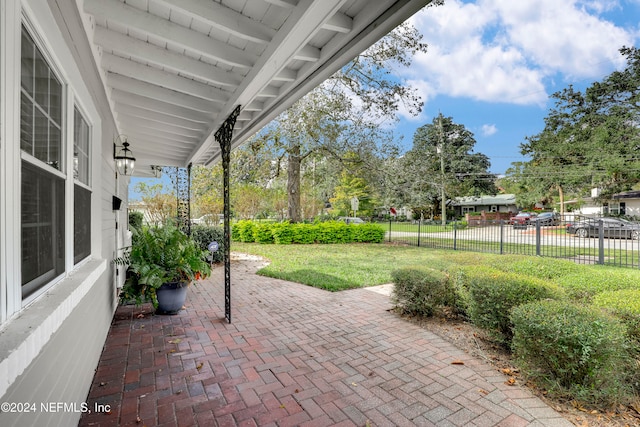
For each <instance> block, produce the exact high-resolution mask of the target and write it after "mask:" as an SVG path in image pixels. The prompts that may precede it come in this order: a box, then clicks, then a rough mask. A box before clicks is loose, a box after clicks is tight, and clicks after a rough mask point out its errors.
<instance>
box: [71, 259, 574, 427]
mask: <svg viewBox="0 0 640 427" xmlns="http://www.w3.org/2000/svg"><path fill="white" fill-rule="evenodd" d="M256 268H257V265H256V264H255V263H254V262H251V261H234V263H233V264H232V276H231V277H232V316H233V317H232V320H233V323H232V324H227V323H226V321H225V320H224V289H223V288H224V286H223V283H222V282H223V276H224V273H223V270H222V268H220V267H218V268H216V269H215V270H214V272H213V275H212V277H211V278H210V279H208V280H206V281H204V282H200V283H199V284H198V285H197V286H195V287H191V289H190V290H189V296H188V299H187V303H186V309H185V310H182V311H181V312H180V313H179V314H178V315H175V316H154V315H151V314H149V313H150V311H151V308H150V307H149V306H145V307H142V308H135V307H130V306H128V307H119V308H118V310H117V312H116V315H115V317H114V320H113V324H112V327H111V331H110V333H109V336H108V339H107V342H106V345H105V349H104V352H103V354H102V357H101V360H100V365H99V367H98V370H97V372H96V376H95V378H94V382H93V385H92V387H91V392H90V396H89V401H88V404H89V407H90V408H94V407H95V405H96V404H101V405H104V406H103V407H107V405H108V407H109V408H110V409H111V411H110V412H109V413H104V412H103V413H100V412H98V413H91V414H87V415H85V416H83V418H82V420H81V422H80V426H155V425H158V426H176V425H178V426H191V425H198V426H331V425H340V426H438V427H440V426H445V427H446V426H505V427H507V426H513V427H519V426H554V427H555V426H557V427H570V426H572V425H573V424H572V423H570V422H569V421H568V420H566V419H564V418H562V416H561V415H560V414H558V413H557V412H555V411H554V410H553V409H552V408H550V407H549V406H547V405H546V404H545V403H543V402H542V401H541V400H540V399H538V398H537V397H535V396H533V395H532V394H531V393H530V392H529V391H528V390H526V389H525V388H521V387H519V386H508V385H506V384H505V381H506V377H505V376H504V375H502V374H501V373H499V372H498V371H497V370H496V369H495V368H494V367H492V366H490V365H488V364H486V363H485V362H483V361H481V360H479V359H476V358H474V357H472V356H470V355H468V354H466V353H464V352H463V351H461V350H458V349H457V348H455V347H454V346H453V345H451V344H450V343H449V342H447V341H445V340H444V339H442V338H440V337H439V336H437V335H435V334H433V333H431V332H429V331H427V330H424V329H422V328H420V327H418V326H416V325H413V324H411V323H407V322H405V321H403V320H402V319H401V318H399V317H398V316H396V315H395V314H393V313H392V312H390V311H389V309H390V308H391V305H390V302H389V297H388V296H387V295H385V294H384V292H382V293H380V292H372V291H371V289H358V290H351V291H344V292H339V293H330V292H326V291H322V290H319V289H315V288H311V287H308V286H304V285H299V284H295V283H290V282H285V281H282V280H276V279H269V278H265V277H260V276H257V275H255V274H254V271H255V269H256ZM143 311H144V313H146V314H145V315H144V316H141V313H142V312H143ZM454 361H457V363H459V362H462V363H463V364H452V362H454Z"/></svg>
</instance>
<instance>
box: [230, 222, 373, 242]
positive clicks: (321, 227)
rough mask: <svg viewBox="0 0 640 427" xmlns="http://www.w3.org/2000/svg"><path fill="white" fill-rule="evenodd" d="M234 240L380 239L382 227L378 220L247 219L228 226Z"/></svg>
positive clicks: (356, 240)
mask: <svg viewBox="0 0 640 427" xmlns="http://www.w3.org/2000/svg"><path fill="white" fill-rule="evenodd" d="M231 235H232V238H233V240H234V241H238V242H245V243H251V242H258V243H276V244H279V245H288V244H291V243H299V244H311V243H327V244H329V243H354V242H357V243H381V242H383V241H384V235H385V230H384V228H382V227H381V226H379V225H377V224H346V223H344V222H342V221H326V222H320V223H318V224H290V223H288V222H281V223H267V222H265V223H263V222H253V221H248V220H241V221H238V222H236V223H234V224H232V226H231Z"/></svg>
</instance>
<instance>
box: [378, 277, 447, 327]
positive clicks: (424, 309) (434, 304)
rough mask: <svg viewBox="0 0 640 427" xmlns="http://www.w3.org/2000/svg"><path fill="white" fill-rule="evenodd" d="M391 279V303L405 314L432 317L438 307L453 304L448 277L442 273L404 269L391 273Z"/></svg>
mask: <svg viewBox="0 0 640 427" xmlns="http://www.w3.org/2000/svg"><path fill="white" fill-rule="evenodd" d="M391 277H392V279H393V283H394V287H393V292H392V295H391V298H392V301H393V303H394V304H395V306H396V307H397V308H399V309H400V310H401V311H402V312H403V313H405V314H412V315H418V316H432V315H433V314H434V313H435V312H436V310H438V309H439V308H440V307H442V306H450V305H451V304H452V303H453V288H452V287H451V284H450V283H449V276H448V275H447V274H446V273H444V272H442V271H439V270H434V269H431V268H427V267H406V268H401V269H399V270H395V271H393V272H391Z"/></svg>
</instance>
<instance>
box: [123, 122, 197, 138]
mask: <svg viewBox="0 0 640 427" xmlns="http://www.w3.org/2000/svg"><path fill="white" fill-rule="evenodd" d="M119 122H120V123H121V124H122V125H123V126H124V127H127V128H128V129H137V128H140V129H145V130H146V129H153V130H156V131H158V132H162V133H165V134H167V135H169V136H173V135H175V136H176V137H181V136H186V137H194V138H196V139H198V140H200V139H202V131H198V130H192V129H185V128H180V127H176V126H172V125H170V124H167V123H158V122H156V121H153V120H147V119H142V118H139V117H135V118H134V117H121V118H120V120H119Z"/></svg>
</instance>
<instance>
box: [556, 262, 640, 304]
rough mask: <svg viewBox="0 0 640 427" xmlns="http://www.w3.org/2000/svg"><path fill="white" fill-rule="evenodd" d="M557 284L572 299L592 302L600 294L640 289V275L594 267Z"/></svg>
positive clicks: (633, 272) (628, 271) (559, 280)
mask: <svg viewBox="0 0 640 427" xmlns="http://www.w3.org/2000/svg"><path fill="white" fill-rule="evenodd" d="M557 283H558V284H559V285H560V286H561V287H563V288H564V289H565V290H566V292H567V295H568V296H569V297H570V298H572V299H577V300H579V301H584V302H590V301H591V300H592V299H593V297H594V296H595V295H596V294H599V293H600V292H605V291H619V290H622V289H640V274H639V273H638V272H637V271H636V270H623V269H620V268H611V267H601V266H592V267H590V268H583V270H582V272H580V273H575V274H568V275H566V276H562V277H559V278H558V279H557Z"/></svg>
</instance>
